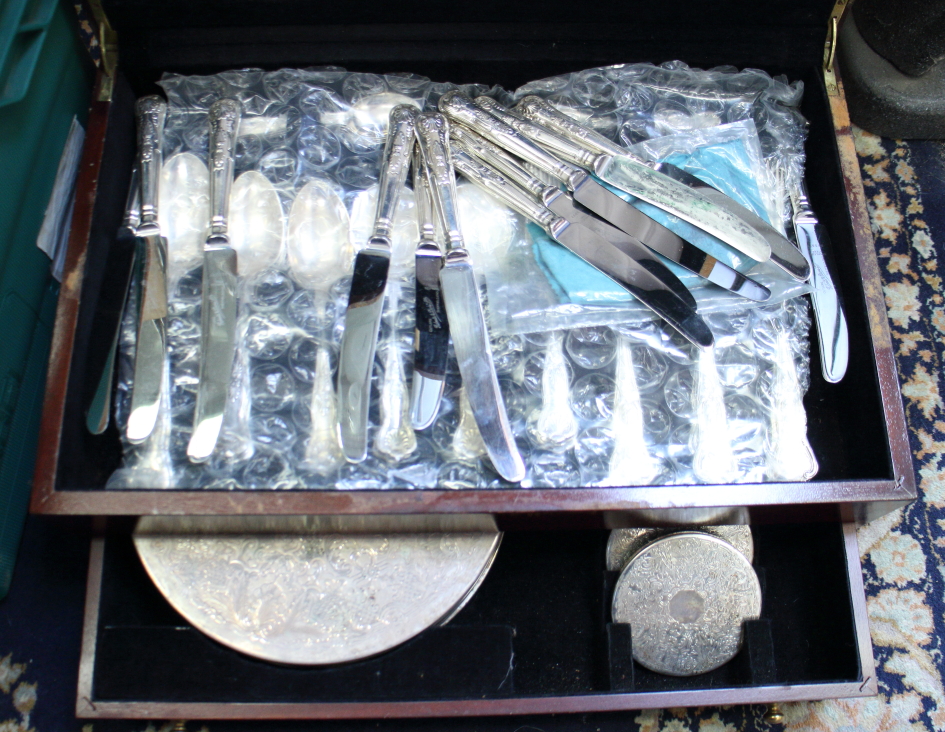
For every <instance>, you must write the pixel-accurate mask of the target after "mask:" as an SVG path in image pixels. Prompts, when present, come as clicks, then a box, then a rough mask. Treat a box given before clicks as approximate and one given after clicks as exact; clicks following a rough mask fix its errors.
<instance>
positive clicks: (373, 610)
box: [134, 519, 502, 665]
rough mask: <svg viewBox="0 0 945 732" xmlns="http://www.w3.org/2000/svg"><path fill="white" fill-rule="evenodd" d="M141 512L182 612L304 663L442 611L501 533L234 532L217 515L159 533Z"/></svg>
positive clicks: (379, 646)
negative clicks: (209, 522)
mask: <svg viewBox="0 0 945 732" xmlns="http://www.w3.org/2000/svg"><path fill="white" fill-rule="evenodd" d="M147 521H148V519H142V520H141V522H139V525H138V528H137V529H136V531H135V535H134V542H135V547H136V548H137V550H138V554H139V556H140V557H141V561H142V563H143V564H144V567H145V569H146V570H147V572H148V574H149V575H150V576H151V579H152V580H154V583H155V584H156V585H157V587H158V589H159V590H160V591H161V593H162V594H163V595H164V596H165V597H166V598H167V600H168V601H169V602H170V604H171V605H173V606H174V608H175V609H176V610H177V611H178V612H180V614H181V615H183V616H184V617H185V618H186V619H187V620H188V621H189V622H190V623H191V624H193V626H194V627H195V628H197V629H198V630H200V631H202V632H204V633H206V634H207V635H208V636H210V637H211V638H213V639H214V640H217V641H219V642H220V643H222V644H224V645H226V646H229V647H230V648H234V649H235V650H237V651H241V652H243V653H246V654H248V655H250V656H255V657H256V658H261V659H265V660H267V661H274V662H277V663H285V664H300V665H317V664H333V663H342V662H345V661H354V660H357V659H361V658H366V657H369V656H373V655H376V654H378V653H381V652H383V651H386V650H388V649H390V648H393V647H394V646H397V645H399V644H401V643H403V642H404V641H406V640H408V639H410V638H412V637H414V636H416V635H417V634H418V633H420V632H421V631H423V630H425V629H426V628H429V627H431V626H434V625H437V624H439V623H444V622H446V621H448V620H449V619H450V618H451V617H453V615H455V614H456V612H458V611H459V609H460V608H461V607H462V606H463V605H464V604H465V603H466V602H467V601H468V600H469V599H470V597H472V595H473V593H474V592H475V591H476V589H477V588H478V587H479V584H480V583H481V582H482V580H483V579H484V578H485V576H486V574H487V572H488V570H489V567H490V566H491V564H492V561H493V559H494V557H495V554H496V552H497V550H498V547H499V543H500V540H501V536H502V535H501V534H500V533H498V532H496V531H455V532H445V533H443V532H423V533H410V532H403V533H367V532H365V533H333V532H332V531H331V530H330V527H329V530H328V531H326V530H325V527H324V526H319V527H317V530H316V531H310V530H308V529H309V528H311V527H302V530H301V531H299V530H298V528H299V527H298V526H288V527H286V526H285V525H280V526H277V527H276V528H275V529H273V528H271V527H270V528H269V529H264V530H261V531H255V532H254V533H236V531H235V530H234V529H233V528H232V527H230V528H227V526H226V524H225V523H223V524H220V523H219V522H218V523H216V524H215V525H214V527H213V528H212V529H211V530H209V531H208V530H206V528H205V527H202V526H201V527H197V528H193V527H191V528H189V529H188V528H187V527H185V528H183V529H181V528H180V527H177V528H175V529H174V531H173V532H171V533H167V532H162V531H161V530H160V527H159V526H158V525H156V524H148V523H147ZM221 526H222V528H221Z"/></svg>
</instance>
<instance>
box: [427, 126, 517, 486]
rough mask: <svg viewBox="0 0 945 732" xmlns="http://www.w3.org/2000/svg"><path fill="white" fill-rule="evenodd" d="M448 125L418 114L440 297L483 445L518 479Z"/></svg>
mask: <svg viewBox="0 0 945 732" xmlns="http://www.w3.org/2000/svg"><path fill="white" fill-rule="evenodd" d="M449 127H450V125H449V122H448V121H447V119H446V118H445V117H444V116H443V115H440V114H435V113H429V112H428V113H424V114H421V115H420V116H419V118H418V120H417V139H418V141H419V143H420V151H421V153H422V155H423V159H424V161H425V163H426V170H427V180H428V181H429V183H430V190H431V193H432V197H433V206H434V209H435V210H436V213H437V216H438V217H439V220H440V221H441V222H442V223H443V230H444V234H445V238H446V245H447V248H448V250H449V251H448V252H447V255H446V262H445V263H444V265H443V269H442V270H440V285H441V286H442V292H443V301H444V303H445V305H446V315H447V319H448V320H449V323H450V335H451V337H452V340H453V350H454V352H455V353H456V360H457V362H458V364H459V373H460V376H462V379H463V387H464V388H465V389H466V394H467V396H468V398H469V404H470V407H471V408H472V412H473V417H474V418H475V420H476V426H477V427H479V433H480V435H481V436H482V441H483V443H484V444H485V446H486V451H487V452H488V454H489V458H490V459H491V460H492V465H493V466H494V467H495V469H496V471H497V472H498V473H499V475H501V476H502V477H503V478H505V479H506V480H508V481H510V482H513V483H518V482H520V481H521V480H523V479H524V478H525V463H524V461H523V460H522V456H521V454H520V453H519V451H518V446H517V445H516V444H515V436H514V435H513V434H512V428H511V426H510V424H509V418H508V415H507V414H506V411H505V402H504V401H503V399H502V392H501V391H500V389H499V379H498V377H497V376H496V372H495V364H494V363H493V360H492V345H491V344H490V342H489V334H488V331H487V330H486V319H485V314H484V313H483V310H482V301H481V299H480V295H479V285H478V284H477V282H476V273H475V272H474V271H473V265H472V261H471V259H470V257H469V252H468V251H467V250H466V246H465V242H464V240H463V234H462V231H461V230H460V225H459V216H458V212H457V207H456V179H455V176H454V174H453V164H452V161H451V153H450V146H449Z"/></svg>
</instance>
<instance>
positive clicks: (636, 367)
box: [109, 64, 813, 489]
mask: <svg viewBox="0 0 945 732" xmlns="http://www.w3.org/2000/svg"><path fill="white" fill-rule="evenodd" d="M685 79H688V80H689V83H688V84H687V83H684V80H685ZM703 80H704V81H705V84H706V89H702V87H701V86H700V84H702V81H703ZM600 84H602V85H603V87H604V89H603V91H600V90H598V91H594V90H595V89H597V86H596V85H600ZM660 84H662V85H663V86H660ZM608 85H609V86H608ZM162 86H163V87H164V89H165V92H166V93H167V97H168V102H169V111H168V117H167V126H166V129H165V150H164V158H165V166H164V175H163V176H162V181H161V191H160V215H161V223H162V229H163V231H164V233H165V234H166V235H167V238H168V285H169V287H168V292H169V298H170V302H169V315H168V320H167V333H168V337H167V343H168V366H169V368H168V374H169V376H168V388H167V389H166V396H165V402H166V404H165V407H166V408H165V409H164V410H162V416H161V418H160V419H159V423H158V427H157V428H156V430H155V432H154V433H153V434H152V436H151V438H149V440H148V441H147V442H145V443H144V444H143V445H136V446H135V445H126V446H125V460H124V463H123V466H122V468H120V469H119V470H118V471H116V473H115V475H113V476H112V479H111V480H110V481H109V486H110V487H122V488H129V487H169V488H173V487H177V488H212V489H233V488H256V489H280V488H335V489H377V488H428V487H440V488H488V487H502V486H507V485H508V484H506V483H504V482H503V481H502V479H501V478H500V477H499V476H497V475H496V474H495V472H494V471H493V470H492V468H491V465H490V464H489V461H488V458H487V457H486V456H485V449H484V447H483V445H482V441H481V437H480V436H479V434H478V430H477V428H476V425H475V421H474V420H473V419H472V414H471V411H470V410H469V406H468V402H466V400H465V397H464V394H463V390H462V384H461V382H460V379H459V375H458V369H457V368H456V363H455V361H454V360H453V359H452V354H451V359H450V364H449V370H448V375H447V385H446V391H445V396H444V399H443V403H442V406H441V410H440V414H439V416H438V418H437V420H436V421H435V422H434V424H433V425H432V426H431V427H430V428H428V429H426V430H423V431H422V432H414V430H413V429H412V428H411V427H410V424H409V419H408V417H407V414H406V412H407V409H406V405H407V404H408V403H409V386H410V381H411V370H412V358H411V355H410V354H411V347H412V339H413V326H414V313H413V310H414V294H413V293H414V289H413V267H412V261H413V250H414V247H415V246H416V243H417V239H418V232H417V225H416V213H415V207H414V203H413V196H412V193H411V192H410V191H409V190H407V191H405V195H403V196H402V197H401V202H400V204H399V209H398V212H397V216H396V217H395V225H394V236H393V255H392V269H391V275H390V280H389V284H388V289H387V295H386V299H385V312H384V315H383V319H382V324H381V332H380V337H379V340H378V349H377V355H376V361H375V367H374V372H373V373H374V375H373V387H372V404H371V408H370V429H369V453H368V458H367V460H365V461H364V462H363V463H359V464H348V463H346V462H345V461H344V459H343V457H342V454H341V450H340V445H339V442H338V430H337V412H336V397H335V393H334V375H335V369H336V365H337V364H336V361H337V353H338V346H339V343H340V339H341V333H342V331H343V327H344V313H345V306H346V301H347V295H348V290H349V286H350V272H351V267H352V263H353V258H354V254H355V252H356V251H357V250H358V249H359V248H360V247H362V246H364V244H365V243H366V242H367V239H368V237H369V235H370V231H371V228H372V225H373V215H374V206H375V201H376V195H377V186H376V182H377V176H378V164H379V158H380V154H381V151H382V149H383V143H384V138H385V133H386V120H387V116H388V113H389V111H390V109H391V108H392V107H393V106H395V105H396V104H403V103H409V104H414V105H415V106H417V107H418V108H433V107H435V102H436V100H437V99H438V98H439V96H441V95H442V94H443V93H445V92H446V91H448V90H450V89H453V88H456V87H455V86H453V85H450V84H434V83H432V82H430V81H429V80H427V79H423V78H421V77H416V76H411V75H398V76H378V75H373V74H362V73H348V72H345V71H343V70H341V69H336V68H328V69H315V70H304V71H296V70H282V71H276V72H262V71H258V70H244V71H239V72H228V73H223V74H219V75H215V76H207V77H181V76H167V77H166V78H165V79H164V81H163V82H162ZM611 87H612V88H613V90H614V91H613V94H610V92H609V91H607V90H608V89H610V88H611ZM462 89H463V91H465V92H466V93H468V94H469V95H470V96H476V95H479V94H483V93H489V94H490V95H493V96H495V97H497V98H499V99H500V100H502V101H504V102H506V103H511V102H512V101H513V100H514V98H518V97H521V96H523V95H524V94H526V93H535V92H539V93H542V94H543V95H545V96H550V98H552V100H553V101H554V102H555V103H556V104H558V105H559V107H561V108H566V109H567V110H568V111H569V113H570V114H572V116H575V117H576V118H578V119H579V121H581V122H583V123H585V124H590V125H591V126H593V127H594V128H595V129H598V131H605V132H606V134H609V135H610V136H611V137H613V138H614V139H620V140H623V141H624V142H626V143H632V144H634V145H636V147H635V148H634V149H635V151H636V152H638V154H641V155H644V156H645V157H649V158H650V159H656V158H659V157H663V158H664V159H665V157H670V156H674V155H675V156H676V157H677V159H679V160H681V161H682V162H685V163H686V164H687V165H689V169H690V170H693V168H696V169H695V170H693V172H698V165H699V164H700V163H699V161H700V160H701V161H703V162H702V164H705V161H706V160H708V159H709V158H710V157H711V155H710V154H707V151H708V153H711V154H714V155H717V154H720V153H719V150H721V149H722V148H724V146H725V145H727V144H728V145H729V147H731V146H732V145H731V144H730V143H732V142H733V141H734V143H736V145H737V146H741V147H740V148H739V149H738V150H737V151H736V152H737V155H736V156H735V157H737V159H738V161H739V163H738V164H739V165H741V166H742V167H741V168H738V167H737V166H736V172H737V173H743V174H744V175H743V176H742V177H741V178H739V180H744V179H745V178H747V179H749V180H751V181H752V182H753V184H754V185H753V186H751V187H749V188H750V190H748V192H747V193H745V192H744V191H743V189H744V186H741V187H739V186H730V187H731V188H732V193H734V194H735V195H737V196H739V197H740V200H741V201H742V202H743V203H744V204H746V205H748V206H750V207H752V208H753V209H754V210H755V211H756V213H759V215H762V216H764V217H766V218H769V220H771V221H772V223H774V224H775V225H776V226H780V224H781V222H780V221H779V220H777V217H776V212H777V211H778V210H779V206H780V205H781V204H780V203H779V200H778V196H777V193H776V192H775V189H774V187H773V186H771V185H770V180H772V179H774V178H776V177H777V175H782V174H783V172H782V173H779V172H778V171H780V170H782V169H783V168H785V167H786V166H789V165H791V164H794V163H792V162H791V161H794V162H795V163H796V161H797V160H799V159H802V158H799V157H798V156H799V153H798V149H799V146H801V145H802V143H803V121H802V120H800V118H799V116H798V115H797V113H796V111H794V110H791V109H790V108H789V107H783V105H784V104H793V103H796V102H797V100H798V98H799V95H800V89H799V87H797V86H788V85H787V84H784V83H782V82H780V81H775V80H772V79H770V78H769V77H767V76H765V75H763V74H761V73H760V72H735V71H734V70H721V71H712V72H700V71H695V70H690V69H688V68H686V67H684V66H682V65H679V64H675V65H672V66H670V67H654V66H648V65H634V66H622V67H613V68H612V69H597V70H591V71H587V72H581V73H580V74H573V75H571V76H570V77H560V78H557V79H552V80H544V81H542V82H535V83H534V84H530V85H528V86H527V87H524V88H523V89H520V90H518V91H517V92H515V95H514V96H513V95H510V94H508V93H506V92H504V91H503V90H501V89H496V88H492V89H489V88H487V87H485V86H478V85H477V86H468V87H463V88H462ZM618 89H619V90H623V91H621V93H620V94H618V93H617V91H618ZM711 89H714V90H715V91H713V92H711V93H710V91H709V90H711ZM641 90H642V91H646V93H647V95H649V94H652V95H653V99H654V100H655V101H654V102H653V104H651V105H650V106H649V107H646V108H644V107H643V106H642V105H640V104H639V103H637V102H635V101H634V99H635V97H634V94H636V93H637V92H640V93H642V91H641ZM624 92H626V93H624ZM630 92H633V93H632V94H631V93H630ZM608 94H610V96H609V98H608V99H606V100H605V99H604V97H607V96H608ZM713 94H714V95H715V96H712V95H713ZM644 96H646V95H644ZM224 97H234V98H237V99H239V100H240V102H241V103H242V106H243V113H242V119H241V122H240V135H239V138H238V141H237V159H236V179H235V182H234V185H233V190H232V192H231V199H230V200H231V208H230V215H231V225H230V236H231V244H232V246H233V247H234V249H236V250H237V254H238V267H239V302H240V311H239V322H238V335H239V346H238V350H237V354H236V355H235V358H234V368H233V374H232V378H231V388H230V394H229V402H228V405H227V410H226V414H225V417H224V427H223V431H222V434H221V438H220V441H219V443H218V446H217V449H216V451H215V452H214V454H213V455H212V456H211V459H210V460H209V461H207V462H206V463H202V464H194V463H191V462H190V461H189V460H188V458H187V455H186V449H187V444H188V441H189V439H190V435H191V431H192V426H193V415H194V405H195V399H196V389H197V369H198V362H199V353H198V351H199V341H200V298H201V272H200V265H201V256H202V244H203V239H204V236H205V230H206V221H205V218H206V216H207V206H208V202H207V198H206V183H205V181H206V176H207V172H206V167H205V163H204V161H205V160H206V152H207V110H208V109H209V106H210V105H211V104H212V103H213V102H214V101H216V100H217V99H220V98H224ZM704 97H711V99H708V98H704ZM646 98H647V99H649V98H650V97H649V96H646ZM621 100H622V101H621ZM686 100H690V102H687V101H686ZM700 100H701V101H700ZM664 102H665V103H664ZM670 102H672V104H670ZM697 102H698V103H697ZM710 102H711V103H710ZM687 104H689V105H690V106H686V105H687ZM700 105H701V106H700ZM782 107H783V110H784V111H780V110H781V109H782ZM681 108H685V109H687V110H689V111H688V112H687V113H686V115H683V114H682V112H681V111H680V109H681ZM769 108H770V109H769ZM693 110H701V111H695V112H694V111H693ZM775 111H778V114H775ZM779 115H780V116H779ZM646 120H649V121H646ZM693 120H695V121H696V122H700V121H701V122H708V121H709V120H714V122H713V125H709V124H704V125H703V124H701V122H700V124H695V123H694V122H693ZM720 122H721V123H725V124H724V125H723V126H722V127H719V126H718V124H719V123H720ZM694 129H695V132H694V131H693V130H694ZM651 133H660V135H661V139H660V140H648V141H647V142H646V143H645V145H643V146H641V145H640V144H639V143H640V142H641V140H642V139H643V138H644V137H645V136H646V135H648V134H651ZM720 146H721V147H720ZM722 154H724V153H722ZM680 156H683V157H686V160H682V159H681V158H680ZM723 177H724V176H723ZM729 178H731V176H729ZM723 183H724V181H723ZM736 189H740V190H736ZM723 190H724V188H723ZM726 192H729V191H726ZM458 196H459V207H460V217H461V221H462V222H463V228H464V233H465V235H466V240H467V244H468V246H469V249H470V252H471V254H472V258H473V261H474V264H475V266H476V271H477V272H478V273H479V274H480V276H481V278H482V289H483V300H484V305H485V308H486V312H487V317H488V321H489V325H490V333H491V336H492V339H493V353H494V360H495V363H496V368H497V371H498V375H499V380H500V384H501V386H502V390H503V395H504V397H505V403H506V407H507V410H508V413H509V417H510V420H511V423H512V425H513V429H514V431H515V435H516V438H517V441H518V444H519V448H520V450H521V451H522V455H523V458H524V459H525V462H526V464H527V466H528V474H527V477H526V479H525V480H524V481H523V482H522V484H521V485H522V487H525V488H527V487H541V486H553V487H577V486H582V485H635V484H636V485H645V484H653V485H664V484H665V485H671V484H674V483H676V484H682V483H700V482H730V481H762V480H795V479H802V478H805V477H810V475H809V473H810V471H809V470H804V471H800V470H799V469H797V468H793V467H792V465H795V464H796V463H797V462H798V461H799V460H800V458H798V457H797V456H798V455H801V456H803V455H806V454H809V446H806V451H807V452H806V453H805V448H804V446H805V445H806V437H805V429H806V421H805V419H806V418H805V417H804V414H803V407H802V406H800V405H801V402H800V399H801V397H802V395H803V391H804V390H805V389H806V384H807V380H808V373H809V372H808V353H807V329H808V326H809V317H808V314H807V306H806V301H805V300H803V299H798V298H792V297H791V296H792V295H796V294H800V293H801V292H803V291H804V290H803V287H800V288H795V290H793V291H792V290H790V289H788V288H785V289H784V291H783V292H782V293H781V294H780V295H779V296H778V298H776V299H773V300H772V302H770V303H766V304H764V305H762V306H755V304H754V303H748V301H745V300H743V299H739V298H729V297H724V296H723V297H719V296H718V293H717V291H716V293H715V297H714V298H713V295H712V293H711V291H712V290H716V288H712V287H705V288H698V289H697V290H696V294H697V298H698V299H699V302H700V311H702V312H704V313H705V314H706V316H707V319H708V321H709V323H710V325H711V327H712V330H713V332H714V333H715V335H716V346H715V348H714V349H713V350H712V351H711V352H710V353H708V354H705V353H703V354H701V355H700V354H697V353H696V349H694V348H692V347H691V346H689V344H688V343H687V342H685V341H683V340H682V339H681V338H680V337H679V336H677V335H676V334H675V333H674V332H673V331H672V330H670V329H669V328H668V327H667V326H665V325H664V324H662V323H661V322H660V321H659V320H657V319H654V318H653V317H652V316H651V314H650V313H649V311H646V310H644V309H643V308H641V307H639V306H638V305H637V304H636V303H633V302H632V298H630V297H629V296H624V295H623V294H621V293H619V292H618V293H617V295H619V296H620V298H621V299H619V300H615V301H613V302H606V301H601V300H600V297H601V295H600V291H597V290H595V291H591V290H589V291H588V294H587V297H586V300H587V301H586V302H585V301H581V300H580V298H578V297H575V296H574V295H575V291H573V290H571V291H570V293H565V294H566V295H567V297H563V296H562V294H561V287H560V285H556V284H555V282H554V278H553V276H551V275H550V273H549V269H548V266H547V263H546V262H544V261H542V259H541V257H540V255H539V253H538V251H537V249H538V245H537V244H536V241H535V237H534V232H533V231H532V230H533V229H534V228H535V227H532V226H529V225H527V224H526V222H525V221H524V220H523V219H522V218H521V217H520V216H517V215H516V214H514V213H512V212H511V211H509V210H508V209H506V208H505V207H504V206H502V205H500V204H498V203H496V202H495V201H494V200H493V199H491V198H490V197H489V196H488V195H486V194H485V193H483V192H482V191H480V190H479V189H478V188H475V187H473V186H472V185H471V184H469V183H468V182H462V181H461V183H460V185H459V187H458ZM773 212H774V213H773ZM555 246H557V245H555ZM734 264H737V263H734ZM746 264H747V263H746ZM692 284H695V283H692ZM556 287H557V289H556ZM610 287H611V290H613V286H612V285H611V286H610ZM700 290H706V291H709V294H708V295H703V294H702V293H701V292H700ZM594 298H597V300H596V301H595V300H594ZM131 300H133V298H131ZM135 323H136V313H135V308H134V304H133V303H132V305H131V306H130V307H129V309H128V312H127V313H126V316H125V319H124V321H123V330H122V335H121V352H120V360H119V370H120V373H119V386H118V396H117V398H116V421H117V422H118V424H119V427H120V428H121V429H124V425H125V421H126V417H127V405H128V394H129V391H130V388H131V386H132V385H131V383H130V382H131V373H132V371H133V369H132V364H133V355H134V338H135ZM785 372H787V373H786V374H785ZM784 404H789V405H790V406H791V408H792V409H793V410H794V411H793V412H792V414H793V417H790V418H783V419H780V420H779V419H777V417H778V416H779V414H780V412H782V411H783V410H782V407H783V405H784ZM798 407H800V413H799V414H798V413H797V408H798ZM700 425H701V427H700ZM792 441H793V442H792ZM798 443H802V444H801V445H800V446H799V447H798V446H797V444H798ZM791 445H794V447H793V448H791ZM788 449H793V450H794V452H793V453H790V454H789V453H788V452H785V451H786V450H788ZM706 454H708V455H711V456H713V457H712V459H704V458H703V456H704V455H706ZM792 455H793V457H792ZM630 456H634V457H633V459H629V457H630ZM812 459H813V458H812V455H811V460H812ZM769 465H770V466H774V467H772V468H771V469H769Z"/></svg>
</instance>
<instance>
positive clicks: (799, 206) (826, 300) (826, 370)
mask: <svg viewBox="0 0 945 732" xmlns="http://www.w3.org/2000/svg"><path fill="white" fill-rule="evenodd" d="M791 205H792V207H793V209H794V220H793V223H794V233H795V235H796V237H797V246H798V247H799V248H800V251H801V252H802V253H803V254H804V256H805V257H806V258H807V259H809V260H810V262H811V277H810V283H811V286H812V287H813V288H814V289H813V291H812V292H811V295H810V299H811V302H812V303H813V305H814V320H815V322H816V323H817V339H818V341H819V342H820V365H821V370H822V372H823V375H824V379H826V380H827V381H829V382H830V383H832V384H835V383H837V382H838V381H840V380H841V379H842V378H843V375H844V374H845V373H846V372H847V363H848V361H849V358H850V341H849V339H850V336H849V334H848V332H847V319H846V316H845V315H844V314H843V308H842V307H841V305H840V297H839V295H838V294H837V287H836V285H835V284H834V281H833V278H832V277H831V276H830V270H828V269H827V260H826V259H825V258H824V246H825V245H826V246H828V247H829V245H830V238H829V235H828V234H827V229H826V227H824V226H823V225H822V224H821V223H820V221H819V219H818V218H817V215H816V214H815V213H814V211H813V210H812V209H811V207H810V199H809V198H808V195H807V186H806V184H805V183H804V180H803V179H798V181H797V184H796V186H795V188H794V190H793V191H792V193H791Z"/></svg>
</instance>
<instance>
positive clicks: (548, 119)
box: [515, 95, 631, 157]
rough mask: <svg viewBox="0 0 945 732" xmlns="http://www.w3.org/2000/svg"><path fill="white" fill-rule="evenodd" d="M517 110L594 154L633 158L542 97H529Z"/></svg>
mask: <svg viewBox="0 0 945 732" xmlns="http://www.w3.org/2000/svg"><path fill="white" fill-rule="evenodd" d="M515 110H516V111H518V112H520V113H521V114H522V116H523V117H525V118H526V119H530V120H532V121H533V122H537V123H538V124H541V125H544V126H545V127H548V128H549V129H552V130H554V131H555V132H557V133H559V134H561V135H563V136H564V137H566V138H567V139H568V140H570V141H571V142H573V143H575V144H577V145H581V146H583V147H584V148H585V149H586V150H588V151H590V152H592V153H597V154H598V155H614V156H620V157H631V156H630V153H628V152H627V150H626V149H625V148H622V147H621V146H620V145H618V144H617V143H615V142H613V141H612V140H608V139H607V138H606V137H604V136H603V135H601V134H600V133H598V132H594V130H590V129H588V128H587V127H584V125H580V124H578V123H577V122H575V121H574V120H573V119H569V118H568V117H566V116H565V115H563V114H561V112H559V111H558V110H557V109H555V108H554V107H553V106H552V105H551V104H550V103H548V102H546V101H545V100H544V99H542V98H541V97H536V96H534V95H531V96H527V97H525V98H524V99H523V100H522V101H520V102H519V103H518V105H517V106H516V107H515Z"/></svg>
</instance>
